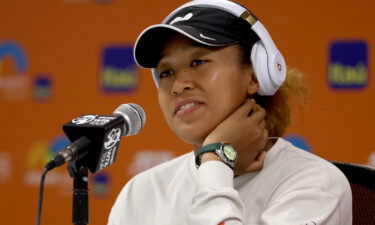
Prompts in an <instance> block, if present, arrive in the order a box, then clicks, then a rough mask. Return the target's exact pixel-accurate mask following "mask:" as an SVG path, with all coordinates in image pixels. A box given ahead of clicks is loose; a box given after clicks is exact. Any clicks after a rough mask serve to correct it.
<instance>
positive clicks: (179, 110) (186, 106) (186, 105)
mask: <svg viewBox="0 0 375 225" xmlns="http://www.w3.org/2000/svg"><path fill="white" fill-rule="evenodd" d="M201 104H202V102H200V101H198V100H194V99H186V100H183V101H180V102H178V103H177V104H176V107H175V110H174V115H183V114H186V113H189V112H191V111H194V110H195V109H196V108H198V107H199V106H200V105H201Z"/></svg>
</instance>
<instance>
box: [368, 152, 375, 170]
mask: <svg viewBox="0 0 375 225" xmlns="http://www.w3.org/2000/svg"><path fill="white" fill-rule="evenodd" d="M367 165H369V166H372V167H375V152H371V153H370V156H369V157H368V163H367Z"/></svg>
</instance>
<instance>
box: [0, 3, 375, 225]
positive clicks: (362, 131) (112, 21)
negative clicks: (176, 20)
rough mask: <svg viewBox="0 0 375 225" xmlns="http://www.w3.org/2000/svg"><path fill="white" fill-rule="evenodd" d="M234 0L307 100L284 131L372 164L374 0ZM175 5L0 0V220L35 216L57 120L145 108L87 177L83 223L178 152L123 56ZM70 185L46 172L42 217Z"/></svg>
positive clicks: (49, 218)
mask: <svg viewBox="0 0 375 225" xmlns="http://www.w3.org/2000/svg"><path fill="white" fill-rule="evenodd" d="M240 2H241V3H242V4H244V5H246V6H247V7H248V8H250V9H251V10H252V11H253V12H254V13H255V14H256V15H257V16H258V17H259V18H260V19H261V20H262V21H263V24H264V25H265V26H266V27H267V28H268V30H269V31H270V33H271V35H272V36H273V38H274V41H275V42H276V43H277V45H278V47H279V49H280V50H281V52H282V53H283V54H284V57H285V58H286V61H287V64H288V65H289V66H291V67H296V68H298V69H299V70H301V71H303V72H304V73H305V74H306V75H307V82H308V84H309V85H310V86H311V87H312V103H311V105H310V107H309V108H308V109H307V110H306V111H304V112H303V114H301V113H300V112H297V113H296V114H295V115H294V119H293V124H292V126H291V127H290V129H288V132H287V134H286V135H287V137H289V138H291V140H294V141H296V143H302V144H304V146H305V147H306V148H308V149H309V150H310V151H312V152H313V153H315V154H317V155H320V156H322V157H324V158H326V159H330V160H332V159H334V160H340V161H349V162H354V163H360V164H370V165H374V164H375V146H374V144H373V142H372V141H373V140H372V138H373V137H372V135H373V134H374V133H375V132H374V131H375V129H374V126H375V122H374V120H373V118H372V116H373V114H374V113H375V106H374V104H373V102H374V100H373V98H374V97H375V89H374V88H373V85H374V80H373V79H372V71H373V69H372V66H373V60H372V54H373V52H374V49H373V46H374V45H375V30H374V29H373V22H374V20H373V16H372V15H373V11H374V9H375V7H374V6H375V3H373V1H369V0H358V1H356V2H355V4H353V1H349V0H331V1H307V2H306V1H299V0H285V1H278V0H268V1H261V0H253V1H244V0H242V1H240ZM182 3H184V1H181V0H160V1H146V0H138V1H121V0H55V1H50V0H39V1H27V0H24V1H22V0H1V2H0V107H1V114H0V115H1V116H0V123H1V125H2V129H1V136H0V137H1V142H0V193H1V199H3V201H2V204H1V206H0V209H1V210H0V212H1V221H2V222H1V223H2V224H35V221H36V209H37V197H38V187H39V179H40V172H41V170H42V168H43V165H44V164H45V162H46V160H48V159H49V158H50V157H51V155H53V154H54V153H55V152H56V151H58V150H59V149H61V147H63V146H64V145H65V144H66V138H64V135H63V132H62V129H61V126H62V125H63V124H64V123H66V122H68V121H69V120H71V119H73V118H75V117H76V116H79V115H81V114H89V113H96V114H111V113H112V111H113V110H114V109H115V108H116V107H117V106H118V105H120V104H122V103H128V102H134V103H137V104H139V105H141V106H142V107H143V108H144V110H145V111H146V114H147V123H146V126H145V128H144V129H143V130H142V132H141V134H139V135H137V136H133V137H127V138H123V140H122V142H121V145H120V152H119V155H118V158H117V161H116V163H115V164H113V165H112V166H111V167H109V168H107V169H105V170H103V171H102V172H101V173H100V174H95V175H90V224H94V225H99V224H105V223H106V222H107V217H108V214H109V211H110V208H111V206H112V204H113V203H114V200H115V198H116V196H117V194H118V193H119V191H120V190H121V188H122V187H123V185H124V184H125V183H126V181H127V180H128V179H129V178H131V177H132V176H134V175H135V174H136V173H138V172H140V171H142V170H144V169H147V168H149V167H151V166H153V165H155V164H158V163H160V162H162V161H166V160H168V159H170V158H172V157H174V156H177V155H180V154H182V153H185V152H187V151H189V150H190V146H188V145H187V144H184V143H181V142H180V141H179V140H178V139H177V138H176V137H175V136H174V135H173V134H172V132H171V131H170V130H169V128H168V127H167V125H166V123H165V121H164V119H163V117H162V114H161V112H160V110H159V107H158V103H157V98H156V90H155V87H154V84H153V81H152V77H151V75H150V72H149V71H147V70H143V69H140V68H136V67H135V66H134V62H133V61H132V59H131V57H130V56H131V51H132V46H133V44H134V42H135V39H136V37H137V36H138V34H139V33H140V31H141V30H142V29H143V28H145V27H146V26H148V25H151V24H154V23H157V22H159V21H161V20H162V19H163V18H164V16H165V15H167V13H168V12H170V11H171V10H172V9H174V8H176V7H177V6H178V5H180V4H182ZM119 56H120V57H119ZM71 190H72V181H71V179H70V178H69V176H68V173H67V170H66V167H65V166H63V167H61V168H58V169H56V170H53V171H51V172H50V173H49V174H48V176H47V181H46V188H45V195H44V206H43V217H42V218H43V220H42V224H56V225H63V224H64V225H66V224H71V194H72V191H71Z"/></svg>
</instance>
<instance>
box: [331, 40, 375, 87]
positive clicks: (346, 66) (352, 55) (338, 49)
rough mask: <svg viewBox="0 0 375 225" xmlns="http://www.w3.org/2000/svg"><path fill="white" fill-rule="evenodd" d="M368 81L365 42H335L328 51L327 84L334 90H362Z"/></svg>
mask: <svg viewBox="0 0 375 225" xmlns="http://www.w3.org/2000/svg"><path fill="white" fill-rule="evenodd" d="M368 80H369V70H368V47H367V43H366V42H365V41H361V40H358V41H335V42H332V43H331V46H330V49H329V65H328V84H329V87H330V88H332V89H335V90H339V89H341V90H346V89H349V90H351V89H363V88H365V87H366V86H367V84H368Z"/></svg>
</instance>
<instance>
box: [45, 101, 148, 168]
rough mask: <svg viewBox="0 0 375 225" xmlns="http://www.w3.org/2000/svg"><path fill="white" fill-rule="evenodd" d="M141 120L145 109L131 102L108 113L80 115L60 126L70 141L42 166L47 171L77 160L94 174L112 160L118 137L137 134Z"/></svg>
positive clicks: (117, 146)
mask: <svg viewBox="0 0 375 225" xmlns="http://www.w3.org/2000/svg"><path fill="white" fill-rule="evenodd" d="M145 122H146V114H145V112H144V111H143V109H142V108H141V107H140V106H139V105H137V104H134V103H129V104H122V105H120V106H119V107H118V108H117V109H116V110H115V111H114V112H113V114H112V115H92V114H85V115H81V116H79V117H78V118H75V119H73V120H72V121H70V122H68V123H66V124H64V125H63V130H64V132H65V134H66V136H67V137H68V138H69V140H70V141H71V142H72V143H71V144H70V145H68V146H67V147H65V148H64V149H63V150H61V151H60V152H58V153H57V154H56V155H55V156H54V157H53V158H52V159H51V161H49V162H48V163H47V164H46V166H45V168H46V169H47V170H51V169H53V168H55V167H58V166H60V165H62V164H64V163H65V162H71V161H75V160H79V162H82V163H84V164H87V166H88V169H89V170H90V171H91V172H92V173H96V172H98V171H100V170H102V169H104V168H105V167H108V166H109V165H111V164H112V163H114V161H115V160H116V156H117V152H118V148H119V144H120V138H121V136H131V135H135V134H137V133H139V132H140V130H141V129H142V128H143V126H144V125H145Z"/></svg>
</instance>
